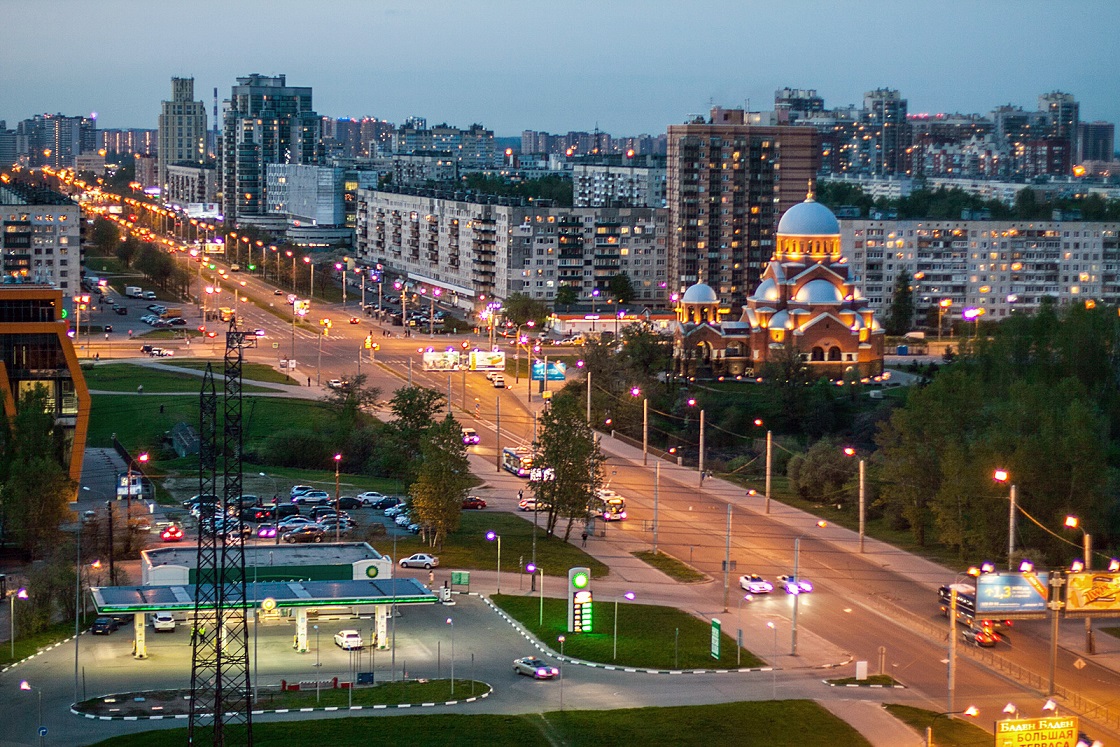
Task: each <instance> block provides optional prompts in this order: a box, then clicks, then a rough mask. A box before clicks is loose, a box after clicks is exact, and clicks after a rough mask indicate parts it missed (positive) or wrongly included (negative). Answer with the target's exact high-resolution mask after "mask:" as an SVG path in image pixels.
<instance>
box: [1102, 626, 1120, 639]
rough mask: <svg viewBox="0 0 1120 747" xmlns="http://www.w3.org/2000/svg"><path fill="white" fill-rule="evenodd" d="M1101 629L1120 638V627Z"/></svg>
mask: <svg viewBox="0 0 1120 747" xmlns="http://www.w3.org/2000/svg"><path fill="white" fill-rule="evenodd" d="M1101 630H1103V631H1104V632H1105V633H1108V634H1109V635H1111V636H1114V637H1116V638H1120V628H1101Z"/></svg>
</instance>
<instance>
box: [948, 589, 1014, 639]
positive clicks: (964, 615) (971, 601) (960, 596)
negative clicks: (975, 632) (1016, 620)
mask: <svg viewBox="0 0 1120 747" xmlns="http://www.w3.org/2000/svg"><path fill="white" fill-rule="evenodd" d="M954 589H956V591H957V622H958V623H963V624H965V625H968V626H969V627H980V628H984V629H985V630H992V629H995V628H1002V627H1007V628H1010V627H1011V621H1010V620H980V621H977V619H976V587H975V586H973V585H972V584H946V585H945V586H942V587H940V588H938V590H937V604H938V606H939V607H940V608H941V614H942V615H943V616H944V617H948V616H949V609H950V607H951V606H952V599H951V597H952V592H953V590H954Z"/></svg>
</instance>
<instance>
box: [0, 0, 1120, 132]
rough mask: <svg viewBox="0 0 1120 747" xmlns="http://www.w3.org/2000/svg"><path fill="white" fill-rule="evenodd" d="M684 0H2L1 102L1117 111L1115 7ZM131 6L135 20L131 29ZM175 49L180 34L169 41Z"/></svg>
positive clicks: (143, 113)
mask: <svg viewBox="0 0 1120 747" xmlns="http://www.w3.org/2000/svg"><path fill="white" fill-rule="evenodd" d="M683 7H684V6H681V4H679V3H673V2H669V1H668V0H654V1H652V2H646V3H637V2H628V3H615V4H610V5H607V6H599V5H596V4H592V3H588V2H583V1H582V0H580V1H577V2H575V3H570V4H568V5H567V6H566V11H565V15H564V16H563V17H560V16H559V15H558V14H557V13H556V12H555V11H554V10H552V9H550V8H549V7H547V6H544V5H539V6H536V5H529V6H524V5H515V4H513V3H511V2H507V1H506V0H494V1H492V2H488V3H486V4H485V5H484V6H482V7H481V8H480V7H475V6H472V7H471V8H469V9H468V8H467V7H466V6H460V5H457V4H454V3H450V2H444V1H443V0H438V1H436V2H429V3H426V4H423V5H420V6H417V5H415V4H413V5H406V4H404V3H399V2H385V3H378V4H376V5H374V4H367V3H361V2H357V0H342V1H341V2H340V3H337V4H335V5H333V6H332V12H331V13H330V14H329V16H327V17H325V18H322V19H316V18H313V17H310V18H309V17H308V14H307V10H308V9H307V8H306V7H305V6H301V5H300V4H297V3H294V2H291V0H277V1H276V2H272V3H268V4H267V5H266V4H264V3H261V2H258V1H257V0H251V2H247V3H243V4H241V6H240V7H239V8H238V13H239V16H240V17H245V18H252V19H253V25H252V31H251V33H252V36H254V37H256V39H259V41H249V40H247V39H246V38H245V33H246V31H245V28H244V27H243V26H240V25H236V24H222V23H220V22H219V21H218V20H217V19H219V18H221V13H222V12H228V11H227V9H226V7H225V6H224V5H221V4H219V3H217V2H216V1H215V0H196V1H195V2H192V3H190V4H189V5H188V6H187V11H188V12H187V13H186V14H184V9H183V7H182V6H179V7H176V6H170V5H164V4H156V5H152V4H139V3H136V2H133V1H132V0H109V2H105V3H101V4H99V5H98V6H97V10H96V11H94V10H93V8H92V6H88V5H86V4H84V3H77V2H73V1H72V0H46V1H45V2H39V3H34V4H31V3H19V2H15V1H14V0H3V1H2V2H0V12H2V14H3V16H4V17H5V20H6V21H7V25H8V27H9V29H10V30H11V32H12V33H10V35H9V39H8V54H7V55H6V64H5V66H4V68H3V70H0V102H2V103H0V119H6V120H7V121H8V123H9V126H11V125H12V123H14V122H16V121H19V120H21V119H24V118H26V117H30V116H32V115H33V114H36V113H48V112H49V113H53V112H61V113H64V114H71V115H74V114H89V113H91V112H94V111H96V112H97V113H98V125H99V127H102V128H117V127H138V128H152V127H155V124H156V120H157V118H158V115H159V111H160V103H159V102H160V101H163V100H166V99H167V98H168V87H167V86H168V81H169V80H170V78H172V77H177V76H178V77H194V78H195V82H196V98H197V99H199V100H201V101H203V102H204V103H205V105H206V108H207V114H208V117H209V121H208V126H209V127H213V119H212V117H213V113H212V106H213V101H212V98H213V96H212V93H213V88H215V87H217V89H218V96H219V99H220V100H224V99H226V98H228V96H229V91H230V88H231V86H232V85H233V84H234V83H235V80H236V78H237V77H239V76H245V75H248V74H250V73H253V72H259V73H262V74H269V75H270V74H285V75H287V77H288V80H289V82H290V84H291V85H296V86H309V87H312V88H313V89H314V91H315V108H316V110H317V111H318V112H320V113H321V114H323V115H324V116H331V117H351V116H352V117H360V116H377V117H380V118H383V119H389V120H392V121H396V122H399V121H402V120H404V119H405V118H406V117H408V116H410V115H419V116H424V117H427V118H428V120H429V121H430V122H440V121H447V122H449V123H452V124H458V125H468V124H470V123H472V122H480V123H483V124H485V125H486V126H487V127H488V128H491V129H493V130H494V131H495V134H497V135H499V136H515V135H517V134H519V133H520V132H521V130H524V129H537V130H547V131H553V132H565V131H568V130H592V129H594V128H595V127H596V126H597V127H599V128H600V129H602V130H604V131H607V132H612V133H617V134H639V133H649V134H658V133H663V132H665V130H666V128H667V127H668V125H670V124H675V123H680V122H683V121H685V119H686V118H688V117H689V116H690V115H694V114H703V113H706V112H707V111H708V109H709V108H710V107H711V106H712V105H715V106H724V107H742V106H744V105H746V104H747V103H748V102H749V104H750V108H752V109H754V110H767V109H770V108H771V107H772V105H773V92H774V91H775V90H776V89H778V88H782V87H786V86H789V87H795V88H815V89H817V90H818V92H819V93H820V94H821V95H822V96H823V97H824V98H825V101H826V104H827V105H828V106H830V107H832V106H842V105H845V104H849V103H859V102H860V101H861V100H862V96H863V93H864V92H865V91H869V90H873V89H875V88H879V87H890V88H895V89H898V90H899V91H900V92H901V94H902V96H904V97H906V98H907V99H909V101H910V111H911V112H912V113H921V112H928V113H936V112H964V113H971V112H979V113H986V112H988V111H990V110H991V109H992V108H994V107H996V106H998V105H1000V104H1007V103H1011V104H1014V105H1017V106H1023V107H1024V108H1026V109H1033V108H1034V107H1035V104H1036V101H1037V97H1038V95H1039V94H1042V93H1046V92H1048V91H1052V90H1063V91H1067V92H1069V93H1072V94H1074V95H1075V97H1076V98H1077V99H1078V100H1079V101H1080V102H1081V112H1082V114H1081V118H1082V120H1083V121H1093V120H1105V121H1110V122H1117V121H1120V95H1118V94H1120V86H1118V84H1117V81H1116V79H1115V77H1114V76H1110V74H1109V71H1110V69H1111V68H1110V65H1111V59H1112V58H1113V57H1114V52H1115V44H1114V43H1113V42H1112V41H1111V40H1110V38H1109V36H1108V30H1109V29H1111V28H1115V26H1116V24H1117V21H1120V6H1117V5H1116V4H1114V3H1108V2H1104V1H1097V2H1086V3H1081V4H1080V5H1079V6H1078V8H1077V12H1076V13H1069V12H1068V11H1066V9H1065V8H1060V7H1058V6H1055V5H1054V4H1046V3H1043V2H1025V3H1024V2H1019V3H1011V2H1002V1H1000V2H992V3H986V4H983V5H982V6H979V7H974V6H973V5H972V4H968V3H965V2H963V1H961V2H956V1H953V0H951V1H950V2H947V3H942V4H941V5H940V6H939V8H938V12H937V16H936V17H935V16H932V15H931V13H930V11H929V10H928V9H927V8H925V7H919V6H914V7H899V6H898V4H896V3H888V2H883V1H881V0H850V1H849V2H848V3H846V4H844V6H843V7H842V8H840V9H839V10H830V12H829V13H827V14H824V13H818V12H817V9H818V7H819V4H818V3H814V2H811V1H810V0H800V1H798V2H790V3H783V4H781V5H780V7H776V6H770V5H766V4H763V3H759V2H739V3H736V2H724V1H723V0H710V1H708V2H703V3H700V4H699V5H697V4H690V5H688V6H687V9H688V10H687V12H684V11H683ZM258 11H260V12H258ZM134 15H136V16H137V20H139V19H141V18H142V20H143V22H144V29H145V31H144V33H136V34H131V33H129V32H130V31H131V30H132V29H135V28H136V26H135V25H130V21H129V19H130V18H132V17H133V16H134ZM44 18H56V19H72V21H73V22H72V23H67V24H65V26H62V25H60V26H59V27H58V28H60V29H62V31H61V33H60V34H57V35H55V36H54V37H52V40H51V44H50V55H49V57H48V58H47V60H48V61H49V63H50V64H44V57H43V54H42V46H43V44H44V39H43V35H42V33H35V29H37V28H41V27H42V21H43V19H44ZM938 18H940V19H942V20H944V21H945V23H944V31H945V33H939V34H938V35H937V37H936V38H935V39H933V40H932V41H930V42H929V43H928V46H926V45H923V44H921V38H920V37H917V36H915V35H914V34H913V33H910V32H911V31H917V30H921V29H927V28H929V27H930V26H929V24H930V23H931V22H934V23H935V22H937V21H938ZM294 19H299V23H295V22H294ZM1012 28H1013V29H1014V31H1015V33H1014V34H1010V33H1003V30H1005V29H1012ZM67 29H73V31H72V32H70V31H67ZM90 41H93V42H95V43H94V44H92V45H91V44H90V43H89V42H90ZM550 41H553V43H552V44H550V43H549V42H550ZM1071 41H1075V42H1076V44H1071V43H1070V42H1071ZM555 42H559V43H555ZM91 47H93V48H94V51H91ZM176 48H188V49H194V50H195V51H194V53H193V54H180V53H176V54H167V51H168V50H171V49H176ZM1048 48H1060V49H1061V50H1062V53H1061V54H1047V53H1045V51H1046V50H1047V49H1048ZM97 49H102V50H105V53H104V54H100V55H99V53H98V52H97V51H96V50H97ZM328 50H329V51H331V52H332V53H333V54H324V52H325V51H328ZM713 50H715V51H714V52H713ZM91 55H97V59H96V62H98V63H99V64H92V63H93V61H91V59H90V56H91ZM828 57H836V58H838V60H833V59H827V58H828ZM837 61H840V62H841V64H836V62H837Z"/></svg>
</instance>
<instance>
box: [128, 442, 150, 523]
mask: <svg viewBox="0 0 1120 747" xmlns="http://www.w3.org/2000/svg"><path fill="white" fill-rule="evenodd" d="M133 462H140V463H141V464H147V463H148V453H147V452H141V453H140V454H138V455H137V456H136V457H134V458H133V457H130V458H129V460H128V490H127V492H126V494H125V521H126V522H128V521H131V520H132V463H133ZM140 485H141V490H140V497H141V498H143V497H144V490H143V487H142V486H143V485H144V473H143V472H141V473H140Z"/></svg>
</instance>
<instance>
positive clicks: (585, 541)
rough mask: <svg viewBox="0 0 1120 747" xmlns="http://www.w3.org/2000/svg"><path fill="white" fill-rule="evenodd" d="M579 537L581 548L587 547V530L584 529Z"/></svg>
mask: <svg viewBox="0 0 1120 747" xmlns="http://www.w3.org/2000/svg"><path fill="white" fill-rule="evenodd" d="M580 536H581V537H582V538H583V546H584V547H587V530H586V529H584V530H583V534H581V535H580Z"/></svg>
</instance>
